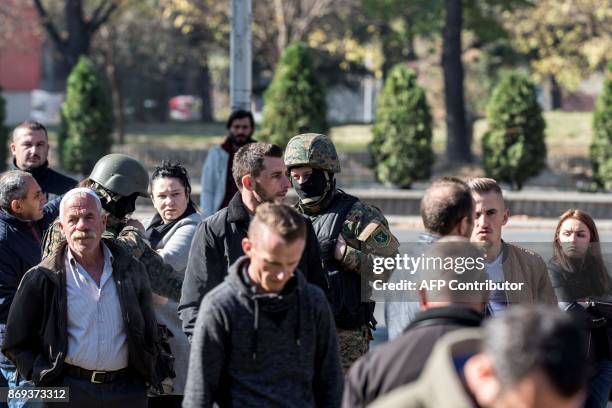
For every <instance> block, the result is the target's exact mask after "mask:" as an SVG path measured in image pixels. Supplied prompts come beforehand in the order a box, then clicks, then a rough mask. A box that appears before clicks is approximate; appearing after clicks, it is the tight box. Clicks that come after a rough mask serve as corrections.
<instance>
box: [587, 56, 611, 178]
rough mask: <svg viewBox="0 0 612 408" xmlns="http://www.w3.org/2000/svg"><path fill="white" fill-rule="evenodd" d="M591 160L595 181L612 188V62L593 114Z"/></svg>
mask: <svg viewBox="0 0 612 408" xmlns="http://www.w3.org/2000/svg"><path fill="white" fill-rule="evenodd" d="M591 162H592V164H593V179H594V180H595V182H596V183H597V184H598V185H599V187H602V188H605V189H606V190H610V189H612V63H611V64H610V65H608V70H607V72H606V80H605V81H604V87H603V92H602V93H601V95H599V98H598V99H597V105H596V106H595V112H594V114H593V143H592V144H591Z"/></svg>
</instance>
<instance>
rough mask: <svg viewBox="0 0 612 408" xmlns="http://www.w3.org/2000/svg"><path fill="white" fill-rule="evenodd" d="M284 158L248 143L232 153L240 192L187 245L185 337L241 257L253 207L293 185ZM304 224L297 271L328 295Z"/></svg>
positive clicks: (183, 306)
mask: <svg viewBox="0 0 612 408" xmlns="http://www.w3.org/2000/svg"><path fill="white" fill-rule="evenodd" d="M282 157H283V151H282V149H281V148H280V147H278V146H276V145H273V144H269V143H250V144H247V145H245V146H243V147H242V148H240V150H238V152H236V156H235V157H234V163H233V168H232V175H233V177H234V180H235V182H236V185H237V186H238V190H239V191H238V193H237V194H236V195H235V196H234V198H232V200H231V201H230V203H229V205H228V206H227V208H224V209H221V210H219V211H217V212H216V213H215V214H213V215H211V216H210V217H208V218H207V219H206V220H204V221H203V222H202V223H201V224H200V225H199V226H198V229H197V231H196V233H195V236H194V238H193V241H192V244H191V250H190V252H189V261H188V263H187V269H186V271H185V280H184V282H183V290H182V294H181V301H180V304H179V308H178V310H179V315H180V317H181V320H182V321H183V330H184V332H185V334H187V336H188V337H191V335H192V334H193V328H194V325H195V321H196V318H197V314H198V309H199V307H200V302H201V301H202V298H203V297H204V295H206V294H207V293H208V292H210V291H211V290H212V289H213V288H214V287H215V286H217V285H219V284H220V283H221V282H222V281H223V279H224V278H225V276H226V275H227V271H228V268H229V266H230V265H231V264H233V263H234V262H236V260H238V258H240V257H241V256H243V255H244V251H243V249H242V239H243V238H245V237H246V234H247V230H248V228H249V224H250V222H251V218H252V216H253V214H254V213H255V209H256V208H257V206H258V205H259V204H261V203H264V202H274V203H282V202H283V200H284V199H285V196H286V195H287V191H288V190H289V187H290V186H291V185H290V183H289V180H288V178H287V169H286V167H285V164H284V163H283V159H282ZM306 223H307V229H308V234H307V237H306V249H305V250H304V253H303V255H302V258H301V259H300V264H299V270H300V271H301V272H302V273H304V274H305V278H306V280H307V281H308V282H310V283H313V284H315V285H317V286H319V287H320V288H322V289H323V290H324V291H325V292H327V279H326V277H325V275H324V274H323V267H322V264H321V255H320V251H319V244H318V242H317V238H316V235H315V233H314V230H313V229H312V224H311V223H310V222H309V221H307V222H306Z"/></svg>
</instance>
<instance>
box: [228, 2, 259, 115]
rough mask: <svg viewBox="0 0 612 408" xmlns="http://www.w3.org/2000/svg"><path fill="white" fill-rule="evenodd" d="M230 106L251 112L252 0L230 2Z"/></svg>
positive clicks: (232, 108)
mask: <svg viewBox="0 0 612 408" xmlns="http://www.w3.org/2000/svg"><path fill="white" fill-rule="evenodd" d="M231 8H232V9H231V16H232V17H231V25H232V30H231V34H230V105H231V110H232V111H234V110H237V109H244V110H251V93H252V88H253V86H252V82H253V80H252V77H253V73H252V65H253V64H252V29H251V27H252V24H251V21H252V15H253V13H252V10H253V8H252V0H231Z"/></svg>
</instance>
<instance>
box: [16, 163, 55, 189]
mask: <svg viewBox="0 0 612 408" xmlns="http://www.w3.org/2000/svg"><path fill="white" fill-rule="evenodd" d="M11 170H21V171H25V172H27V173H30V174H31V175H32V177H34V179H35V180H36V181H37V182H38V183H39V184H40V180H43V179H45V178H46V177H47V175H48V173H49V162H48V161H46V162H44V163H43V164H42V165H40V166H38V167H35V168H31V169H27V170H24V169H20V168H19V167H17V161H16V159H15V157H13V160H11Z"/></svg>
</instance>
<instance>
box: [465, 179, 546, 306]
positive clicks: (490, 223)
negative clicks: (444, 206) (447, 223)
mask: <svg viewBox="0 0 612 408" xmlns="http://www.w3.org/2000/svg"><path fill="white" fill-rule="evenodd" d="M468 185H469V186H470V190H471V192H472V197H473V198H474V206H475V207H474V230H473V231H472V237H471V240H472V242H476V243H479V244H481V245H482V246H483V249H484V250H485V253H486V258H487V265H486V269H487V276H488V279H490V280H492V281H495V282H505V281H508V282H511V283H523V284H524V285H523V287H522V289H521V290H515V291H504V290H495V291H493V292H492V293H491V299H490V301H489V307H488V312H489V313H490V314H493V315H494V314H497V313H500V312H501V311H503V310H504V309H505V308H506V307H507V306H508V305H510V304H517V303H526V304H535V303H543V304H550V305H556V304H557V298H556V296H555V292H554V290H553V287H552V284H551V282H550V278H549V276H548V270H547V268H546V264H545V263H544V260H543V259H542V258H541V257H540V256H539V255H537V254H535V253H533V252H531V251H529V250H526V249H523V248H521V247H518V246H516V245H512V244H509V243H507V242H504V241H503V240H502V229H503V226H504V225H506V223H507V222H508V217H509V211H508V209H507V208H506V205H505V203H504V197H503V194H502V190H501V188H500V187H499V185H498V184H497V182H496V181H495V180H493V179H491V178H475V179H471V180H469V181H468Z"/></svg>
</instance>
